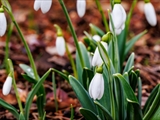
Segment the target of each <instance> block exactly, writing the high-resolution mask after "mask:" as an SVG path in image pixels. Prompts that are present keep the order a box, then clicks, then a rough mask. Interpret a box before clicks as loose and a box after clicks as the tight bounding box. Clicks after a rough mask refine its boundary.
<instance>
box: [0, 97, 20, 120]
mask: <svg viewBox="0 0 160 120" xmlns="http://www.w3.org/2000/svg"><path fill="white" fill-rule="evenodd" d="M0 106H2V107H4V108H5V109H7V110H8V111H9V112H11V113H12V114H13V115H14V117H15V118H16V119H19V113H18V112H17V109H16V108H15V107H13V106H12V105H10V104H8V103H7V102H5V101H4V100H2V99H1V98H0Z"/></svg>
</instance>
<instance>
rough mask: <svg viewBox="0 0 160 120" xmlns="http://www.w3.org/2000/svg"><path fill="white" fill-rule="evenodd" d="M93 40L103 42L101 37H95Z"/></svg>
mask: <svg viewBox="0 0 160 120" xmlns="http://www.w3.org/2000/svg"><path fill="white" fill-rule="evenodd" d="M92 38H93V40H95V41H97V42H98V41H100V40H101V37H100V36H99V35H94V36H93V37H92Z"/></svg>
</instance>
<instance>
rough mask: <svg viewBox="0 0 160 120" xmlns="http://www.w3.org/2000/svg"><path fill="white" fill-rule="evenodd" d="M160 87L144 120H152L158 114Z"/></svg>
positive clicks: (159, 86)
mask: <svg viewBox="0 0 160 120" xmlns="http://www.w3.org/2000/svg"><path fill="white" fill-rule="evenodd" d="M159 99H160V85H158V92H157V94H156V96H155V98H154V100H153V102H152V104H151V106H150V107H149V109H148V111H147V113H146V114H145V115H144V117H143V120H150V119H151V118H152V117H153V115H154V113H156V111H157V110H158V108H159V105H160V100H159Z"/></svg>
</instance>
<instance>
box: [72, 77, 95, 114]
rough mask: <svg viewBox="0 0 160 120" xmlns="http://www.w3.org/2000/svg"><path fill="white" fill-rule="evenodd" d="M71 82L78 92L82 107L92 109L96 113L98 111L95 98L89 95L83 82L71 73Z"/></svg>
mask: <svg viewBox="0 0 160 120" xmlns="http://www.w3.org/2000/svg"><path fill="white" fill-rule="evenodd" d="M69 83H70V85H71V86H72V88H73V90H74V92H75V93H76V95H77V98H78V100H79V101H80V103H81V105H82V107H84V108H87V109H89V110H92V111H93V112H94V113H97V111H96V108H95V105H94V103H93V100H92V99H91V97H90V96H89V94H88V92H87V91H86V90H85V89H84V87H83V86H82V85H81V83H80V82H79V81H78V80H77V79H76V78H74V77H73V76H71V75H70V76H69Z"/></svg>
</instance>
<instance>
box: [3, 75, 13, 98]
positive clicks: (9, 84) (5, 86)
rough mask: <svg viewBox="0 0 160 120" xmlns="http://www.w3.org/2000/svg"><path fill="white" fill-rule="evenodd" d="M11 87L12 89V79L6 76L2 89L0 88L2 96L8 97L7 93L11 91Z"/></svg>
mask: <svg viewBox="0 0 160 120" xmlns="http://www.w3.org/2000/svg"><path fill="white" fill-rule="evenodd" d="M11 87H12V77H11V76H8V77H7V79H6V81H5V82H4V84H3V88H2V93H3V95H8V94H9V92H10V91H11Z"/></svg>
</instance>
